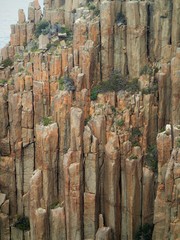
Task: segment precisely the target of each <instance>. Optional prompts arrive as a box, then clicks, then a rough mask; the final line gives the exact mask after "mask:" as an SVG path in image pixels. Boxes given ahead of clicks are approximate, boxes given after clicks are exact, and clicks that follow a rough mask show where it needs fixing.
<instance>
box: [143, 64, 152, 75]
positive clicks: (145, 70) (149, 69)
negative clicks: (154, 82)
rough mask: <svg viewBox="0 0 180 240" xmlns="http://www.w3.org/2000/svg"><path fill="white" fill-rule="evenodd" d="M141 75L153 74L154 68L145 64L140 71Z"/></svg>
mask: <svg viewBox="0 0 180 240" xmlns="http://www.w3.org/2000/svg"><path fill="white" fill-rule="evenodd" d="M140 75H150V76H152V75H153V68H152V67H150V66H148V65H145V66H144V67H143V68H142V69H141V71H140Z"/></svg>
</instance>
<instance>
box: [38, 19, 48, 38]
mask: <svg viewBox="0 0 180 240" xmlns="http://www.w3.org/2000/svg"><path fill="white" fill-rule="evenodd" d="M49 31H50V23H49V22H48V21H46V20H41V21H40V22H39V23H38V24H37V25H36V29H35V36H36V37H39V36H40V35H41V34H43V35H46V34H48V33H49Z"/></svg>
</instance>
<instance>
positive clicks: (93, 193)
mask: <svg viewBox="0 0 180 240" xmlns="http://www.w3.org/2000/svg"><path fill="white" fill-rule="evenodd" d="M83 140H84V162H85V167H84V170H85V171H84V181H85V189H84V191H85V192H84V239H94V238H95V233H96V231H97V227H98V212H99V204H98V200H99V193H98V167H99V166H98V140H97V138H96V137H94V136H92V133H91V130H90V128H89V127H88V126H86V127H85V131H84V134H83Z"/></svg>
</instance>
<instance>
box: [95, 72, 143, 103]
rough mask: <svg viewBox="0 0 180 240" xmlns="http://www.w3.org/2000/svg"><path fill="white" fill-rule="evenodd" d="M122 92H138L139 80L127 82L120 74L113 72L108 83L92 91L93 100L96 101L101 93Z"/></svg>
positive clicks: (99, 85) (103, 83)
mask: <svg viewBox="0 0 180 240" xmlns="http://www.w3.org/2000/svg"><path fill="white" fill-rule="evenodd" d="M120 90H126V91H128V92H132V93H135V92H138V91H139V84H138V79H133V80H132V81H127V80H126V79H125V78H123V77H122V76H121V75H120V73H119V72H116V71H113V72H112V74H111V76H110V79H109V80H108V81H104V82H101V83H99V84H98V85H96V86H94V87H93V88H92V89H91V100H96V99H97V95H98V94H99V93H105V92H118V91H120Z"/></svg>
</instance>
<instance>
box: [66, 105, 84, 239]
mask: <svg viewBox="0 0 180 240" xmlns="http://www.w3.org/2000/svg"><path fill="white" fill-rule="evenodd" d="M82 134H83V112H82V110H81V109H79V108H74V107H72V108H71V111H70V149H69V151H68V153H67V154H66V155H65V156H64V161H63V168H64V183H65V184H64V189H65V190H64V192H65V199H64V201H65V214H66V230H67V239H69V240H79V239H82V238H83V229H82V226H83V222H82V216H83V208H82V206H83V188H84V185H83V162H82V160H83V159H82V137H83V135H82Z"/></svg>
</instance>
